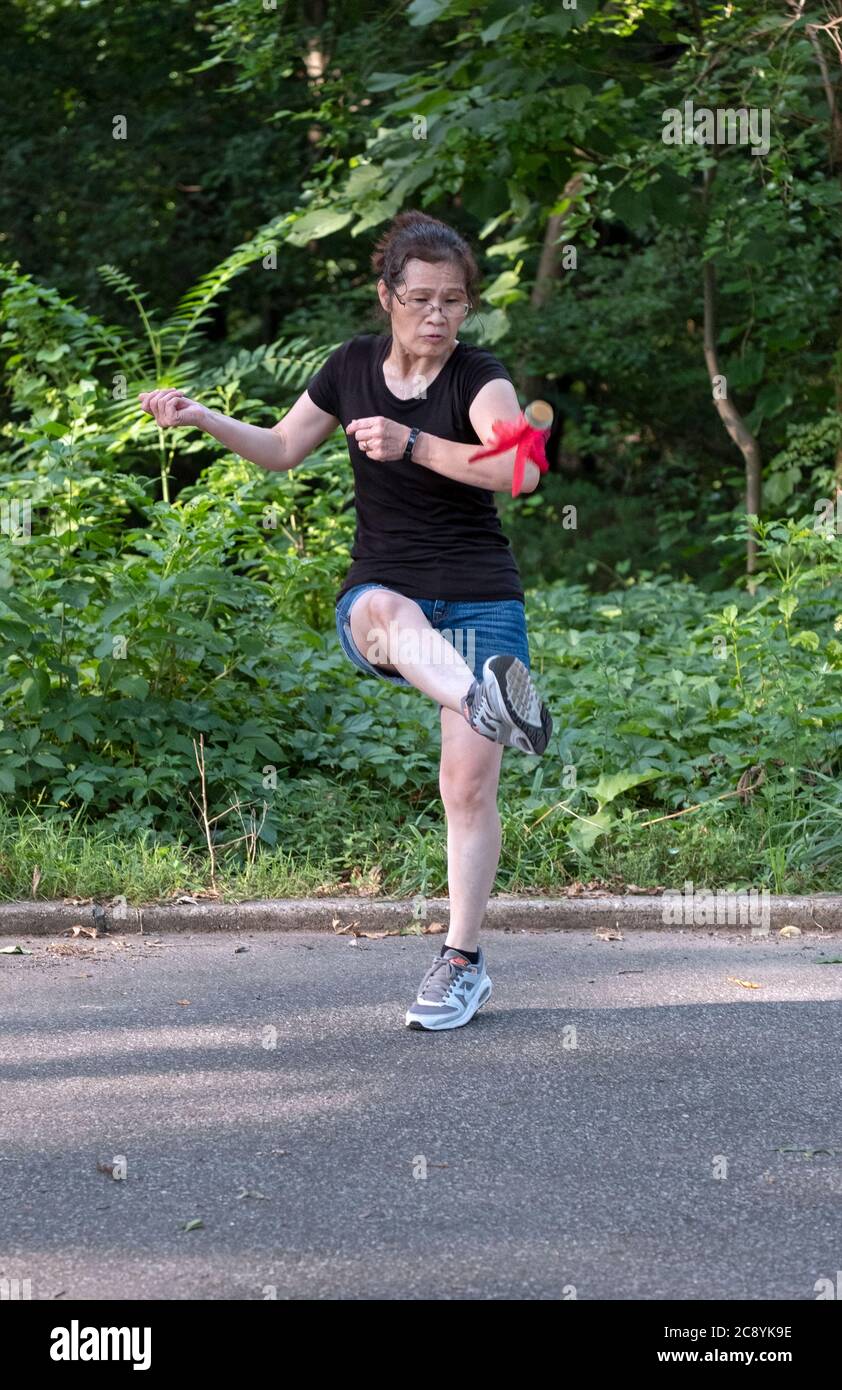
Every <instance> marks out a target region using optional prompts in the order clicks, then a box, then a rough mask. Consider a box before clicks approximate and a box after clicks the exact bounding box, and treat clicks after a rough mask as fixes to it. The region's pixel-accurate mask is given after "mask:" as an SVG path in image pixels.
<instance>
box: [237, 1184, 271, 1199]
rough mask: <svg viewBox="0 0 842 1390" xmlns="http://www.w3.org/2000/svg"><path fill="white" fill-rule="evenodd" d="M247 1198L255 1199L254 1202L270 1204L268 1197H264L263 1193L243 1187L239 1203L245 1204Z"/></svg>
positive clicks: (238, 1196) (238, 1197) (239, 1194)
mask: <svg viewBox="0 0 842 1390" xmlns="http://www.w3.org/2000/svg"><path fill="white" fill-rule="evenodd" d="M246 1197H253V1198H254V1200H255V1201H257V1202H268V1201H269V1200H270V1199H269V1198H268V1197H264V1195H263V1193H262V1192H252V1191H251V1190H250V1189H249V1188H247V1187H241V1188H240V1190H239V1192H238V1193H237V1201H238V1202H243V1201H245V1199H246Z"/></svg>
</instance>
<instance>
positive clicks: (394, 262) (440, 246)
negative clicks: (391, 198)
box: [371, 208, 480, 321]
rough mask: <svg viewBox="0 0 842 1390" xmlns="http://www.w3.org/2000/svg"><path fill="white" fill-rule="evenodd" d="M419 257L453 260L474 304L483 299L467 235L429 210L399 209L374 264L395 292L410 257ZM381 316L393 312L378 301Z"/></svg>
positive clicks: (374, 267) (389, 288) (383, 236)
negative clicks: (449, 225) (461, 234)
mask: <svg viewBox="0 0 842 1390" xmlns="http://www.w3.org/2000/svg"><path fill="white" fill-rule="evenodd" d="M412 257H415V258H416V259H417V260H419V261H432V262H435V263H438V262H441V261H453V262H454V263H455V264H456V265H457V266H458V267H459V269H460V270H461V272H462V274H463V276H464V278H465V289H466V290H467V292H468V299H469V301H470V303H471V305H472V306H473V305H475V304H476V302H477V300H478V298H479V281H480V275H479V268H478V266H477V263H476V261H475V259H474V253H473V252H472V250H471V248H470V246H469V245H468V243H467V241H465V238H464V237H462V236H460V235H459V233H458V232H456V231H454V229H453V228H452V227H448V225H447V223H446V222H440V221H439V220H438V218H437V217H430V216H428V214H427V213H426V212H418V211H417V210H416V209H414V208H412V209H410V211H409V212H399V213H398V215H397V217H396V218H394V220H393V221H392V223H391V225H390V226H389V228H388V229H387V230H386V231H385V232H384V233H383V235H382V236H381V238H380V240H379V241H378V242H377V245H376V246H375V248H374V251H373V252H372V255H371V266H372V269H373V270H374V272H375V274H376V275H377V277H378V279H382V280H383V282H384V283H385V285H386V288H387V289H388V290H389V292H390V293H391V292H392V291H394V290H396V289H397V288H398V287H399V286H400V284H401V283H402V281H403V278H404V277H403V271H404V267H405V265H406V263H407V261H408V260H410V259H411V258H412ZM377 308H378V309H379V311H380V312H379V314H378V315H377V317H378V318H379V319H380V321H382V320H383V319H384V318H386V319H387V318H388V317H389V315H388V314H387V313H386V312H385V310H384V309H383V307H382V305H380V304H378V306H377Z"/></svg>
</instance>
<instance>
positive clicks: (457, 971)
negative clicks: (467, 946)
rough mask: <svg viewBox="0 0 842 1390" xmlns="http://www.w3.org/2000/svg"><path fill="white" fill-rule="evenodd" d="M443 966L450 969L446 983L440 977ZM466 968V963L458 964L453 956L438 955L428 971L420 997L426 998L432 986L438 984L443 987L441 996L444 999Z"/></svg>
mask: <svg viewBox="0 0 842 1390" xmlns="http://www.w3.org/2000/svg"><path fill="white" fill-rule="evenodd" d="M442 966H447V968H448V971H449V973H448V977H447V983H446V984H445V983H444V981H443V980H442V979H441V978H440V972H441V967H442ZM465 968H466V967H465V966H464V965H457V964H456V963H455V961H454V959H453V957H452V956H436V957H435V959H434V960H433V963H432V965H431V966H430V969H429V970H428V972H427V978H426V979H425V981H424V983H423V985H422V987H421V993H420V996H419V997H420V998H421V999H424V998H425V997H426V995H427V993H428V992H429V989H430V986H431V985H436V986H438V987H439V988H440V989H441V997H442V1000H444V998H445V997H446V996H447V994H448V993H449V991H450V990H451V989H452V987H453V985H454V984H455V983H456V980H457V979H458V977H459V976H460V975H462V974H464V972H465Z"/></svg>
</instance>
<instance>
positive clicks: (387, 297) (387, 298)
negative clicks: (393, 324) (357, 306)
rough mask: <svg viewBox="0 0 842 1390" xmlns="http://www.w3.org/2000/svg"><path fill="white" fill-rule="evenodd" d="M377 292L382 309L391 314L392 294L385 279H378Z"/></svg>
mask: <svg viewBox="0 0 842 1390" xmlns="http://www.w3.org/2000/svg"><path fill="white" fill-rule="evenodd" d="M377 294H378V298H379V299H380V307H381V309H383V310H384V312H385V313H387V314H390V313H391V312H392V296H391V294H390V293H389V291H388V289H387V287H386V281H385V280H378V281H377Z"/></svg>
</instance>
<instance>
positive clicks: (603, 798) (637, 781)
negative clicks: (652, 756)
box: [583, 768, 663, 807]
mask: <svg viewBox="0 0 842 1390" xmlns="http://www.w3.org/2000/svg"><path fill="white" fill-rule="evenodd" d="M656 777H663V773H662V772H659V771H658V769H657V768H649V769H648V770H647V771H646V772H611V773H603V774H602V776H601V777H600V779H599V781H598V782H597V783H596V785H595V786H593V787H584V788H583V790H584V791H586V792H589V793H590V794H591V796H595V797H596V799H597V801H598V802H599V804H600V807H602V806H607V805H608V803H609V801H613V800H614V798H615V797H617V796H620V795H621V793H622V792H627V791H630V790H631V788H632V787H639V786H640V785H641V784H642V783H643V782H652V781H654V779H655V778H656Z"/></svg>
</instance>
